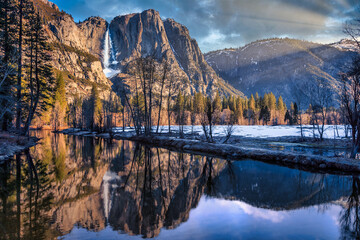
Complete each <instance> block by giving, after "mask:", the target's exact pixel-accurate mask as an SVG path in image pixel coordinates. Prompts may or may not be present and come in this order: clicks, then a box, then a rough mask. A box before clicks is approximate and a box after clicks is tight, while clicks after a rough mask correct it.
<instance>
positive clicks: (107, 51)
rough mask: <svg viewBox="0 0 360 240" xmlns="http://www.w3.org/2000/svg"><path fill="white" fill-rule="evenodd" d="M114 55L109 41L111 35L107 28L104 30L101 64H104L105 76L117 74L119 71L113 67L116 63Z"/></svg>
mask: <svg viewBox="0 0 360 240" xmlns="http://www.w3.org/2000/svg"><path fill="white" fill-rule="evenodd" d="M117 63H118V62H117V61H116V57H115V52H114V48H113V45H112V42H111V35H110V30H109V28H108V29H107V30H106V33H105V40H104V52H103V64H104V73H105V75H106V77H110V78H111V77H113V76H115V75H116V74H118V73H119V72H120V71H119V70H116V69H113V68H112V67H113V65H115V64H117Z"/></svg>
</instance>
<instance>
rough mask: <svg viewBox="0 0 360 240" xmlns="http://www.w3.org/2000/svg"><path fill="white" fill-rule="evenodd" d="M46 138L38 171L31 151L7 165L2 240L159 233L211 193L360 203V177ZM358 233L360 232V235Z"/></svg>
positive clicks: (271, 204)
mask: <svg viewBox="0 0 360 240" xmlns="http://www.w3.org/2000/svg"><path fill="white" fill-rule="evenodd" d="M41 134H43V137H44V138H43V140H42V142H41V144H40V145H38V146H36V147H35V148H33V149H32V150H31V151H30V153H31V154H30V155H31V156H30V155H29V156H30V158H31V157H32V160H33V162H34V166H35V168H36V172H37V175H35V172H34V171H32V167H31V164H30V162H29V159H28V157H29V156H28V155H26V157H25V156H24V157H23V158H22V160H21V161H20V162H19V165H17V164H13V165H12V164H6V165H3V166H0V239H2V237H1V236H6V237H4V238H5V239H12V238H16V236H17V235H20V236H22V237H21V238H22V239H31V238H33V237H35V236H36V237H37V238H38V239H40V238H46V239H49V238H53V237H57V236H62V235H64V234H67V233H69V232H70V231H71V230H72V229H73V227H74V226H75V225H77V226H80V227H83V228H86V229H87V230H90V231H101V230H103V229H104V228H105V227H106V226H107V225H110V226H111V228H112V229H113V230H115V231H120V232H125V233H127V234H129V235H142V236H144V237H156V236H157V235H158V234H159V233H160V230H161V229H162V228H164V227H165V228H167V229H173V228H176V227H177V226H179V224H181V223H182V222H185V221H187V220H188V218H189V213H190V211H191V209H193V208H195V207H196V206H197V205H198V203H199V201H200V198H201V196H202V195H203V194H206V195H208V196H211V197H216V198H225V199H229V200H240V201H243V202H246V203H247V204H249V205H252V206H255V207H256V208H269V209H275V210H279V209H297V208H300V207H306V206H310V205H319V204H323V203H328V202H333V201H335V200H338V199H341V198H344V197H345V198H346V199H347V196H349V195H351V198H350V200H349V201H348V203H347V205H348V207H349V209H350V207H351V209H354V207H357V206H358V205H359V204H358V202H359V201H358V199H359V198H358V196H359V192H360V191H359V190H358V189H359V188H360V187H359V186H360V181H359V180H356V178H354V179H355V180H353V179H352V178H349V177H339V176H334V175H322V174H313V173H307V172H302V171H299V170H294V169H288V168H284V167H279V166H274V165H269V164H265V163H261V162H255V161H239V162H236V161H234V162H228V161H224V160H218V159H212V158H209V157H204V156H193V155H190V154H184V153H178V152H170V151H168V150H163V149H156V148H151V149H150V148H148V147H145V146H141V145H137V144H135V143H132V142H128V141H115V142H112V143H111V142H107V141H104V140H101V139H94V138H84V137H75V136H64V135H56V137H55V135H53V134H49V133H48V134H45V135H44V132H42V133H41ZM17 163H18V162H17ZM17 166H19V169H20V170H19V169H17V168H16V167H17ZM3 173H4V174H3ZM20 173H21V174H20ZM37 180H39V183H38V184H37ZM38 191H39V193H37V192H38ZM18 193H19V194H18ZM18 199H19V201H17V200H18ZM347 205H346V204H344V208H346V207H347ZM18 206H19V208H18ZM259 211H262V209H259ZM20 213H21V214H22V215H21V216H22V217H18V216H19V215H20ZM358 215H359V214H358V211H354V210H351V211H350V210H349V211H345V212H344V213H343V218H344V219H345V220H344V221H343V222H344V224H343V225H344V226H345V227H346V226H348V225H349V224H352V220H351V219H356V217H357V218H359V216H358ZM24 216H25V217H24ZM347 216H350V217H347ZM19 219H20V220H19ZM2 223H5V224H4V225H5V227H3V225H1V224H2ZM30 226H32V228H31V227H30ZM359 226H360V225H359ZM3 229H5V231H4V230H3ZM32 229H36V230H34V231H33V230H32ZM38 229H42V231H38ZM344 229H345V228H344ZM358 229H360V227H359V228H357V227H356V228H354V229H353V230H352V232H355V233H356V234H358V232H359V231H358ZM345 230H346V229H345ZM345 230H344V231H345ZM29 236H33V237H29Z"/></svg>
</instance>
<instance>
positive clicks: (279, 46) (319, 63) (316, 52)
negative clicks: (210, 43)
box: [205, 39, 355, 104]
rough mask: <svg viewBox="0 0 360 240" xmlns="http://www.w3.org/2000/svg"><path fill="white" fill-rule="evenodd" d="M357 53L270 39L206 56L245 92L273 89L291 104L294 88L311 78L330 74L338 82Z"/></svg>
mask: <svg viewBox="0 0 360 240" xmlns="http://www.w3.org/2000/svg"><path fill="white" fill-rule="evenodd" d="M354 55H355V53H354V52H353V51H349V49H343V48H341V47H340V46H339V47H335V46H334V45H322V44H317V43H312V42H307V41H300V40H294V39H270V40H263V41H257V42H254V43H250V44H248V45H246V46H244V47H242V48H238V49H225V50H219V51H214V52H209V53H207V54H205V59H206V60H207V62H208V63H209V64H210V66H212V67H213V68H214V70H215V71H216V72H217V73H218V74H219V76H220V77H222V78H223V79H225V80H226V81H228V82H229V83H230V84H232V85H233V86H234V87H235V88H237V89H238V90H240V91H242V92H243V93H244V94H245V95H247V96H250V94H255V92H258V93H259V94H260V95H263V94H264V93H267V92H273V93H274V94H275V95H276V96H279V95H282V96H283V98H284V99H285V101H286V103H288V104H289V103H290V101H296V99H294V91H295V92H296V91H297V89H298V88H300V86H301V85H302V84H304V83H305V82H307V81H314V79H316V78H321V77H324V76H326V78H327V79H328V80H329V81H330V82H336V81H337V79H338V73H339V72H340V71H344V70H345V69H346V68H347V66H348V65H349V64H350V63H351V60H352V58H353V56H354ZM304 101H306V99H304Z"/></svg>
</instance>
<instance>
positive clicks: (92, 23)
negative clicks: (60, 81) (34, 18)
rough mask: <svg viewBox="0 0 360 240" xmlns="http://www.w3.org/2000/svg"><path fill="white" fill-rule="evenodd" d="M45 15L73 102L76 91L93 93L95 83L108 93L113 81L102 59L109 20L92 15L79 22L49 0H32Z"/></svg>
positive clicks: (57, 62)
mask: <svg viewBox="0 0 360 240" xmlns="http://www.w3.org/2000/svg"><path fill="white" fill-rule="evenodd" d="M33 2H34V5H35V6H36V8H37V10H38V11H39V12H40V14H41V15H42V17H43V18H44V19H45V26H44V27H45V31H46V34H47V36H48V37H49V44H50V46H51V47H52V50H53V51H52V53H51V56H52V63H51V65H52V66H53V67H54V70H55V72H56V73H62V75H63V77H64V79H65V81H66V88H67V96H68V100H69V101H70V102H71V101H72V99H73V95H74V94H75V93H77V94H80V95H82V96H88V95H89V94H90V91H91V88H92V84H96V85H97V86H98V88H99V90H100V91H101V92H103V93H105V94H101V96H106V95H107V94H109V93H110V90H111V86H112V82H111V81H110V80H109V79H108V78H107V77H106V76H105V74H104V72H103V67H102V63H101V56H102V51H103V47H102V46H103V41H104V36H105V32H106V29H107V25H108V24H107V22H106V21H105V20H104V19H102V18H99V17H90V18H88V19H86V20H85V21H84V22H81V23H78V24H76V23H75V22H74V19H73V18H72V16H71V15H69V14H67V13H65V12H60V11H59V9H58V7H57V6H56V5H55V4H53V3H51V2H48V1H46V0H33Z"/></svg>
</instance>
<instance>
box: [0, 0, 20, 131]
mask: <svg viewBox="0 0 360 240" xmlns="http://www.w3.org/2000/svg"><path fill="white" fill-rule="evenodd" d="M15 10H16V9H15V2H14V1H10V0H2V1H0V124H1V126H0V127H1V129H2V130H7V129H8V127H9V125H10V124H11V122H12V117H13V114H12V109H13V106H14V105H15V99H14V96H13V87H14V84H15V72H16V68H15V62H16V61H17V49H16V46H15V44H16V37H15V36H16V25H17V21H16V20H17V19H16V18H15V12H16V11H15Z"/></svg>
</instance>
